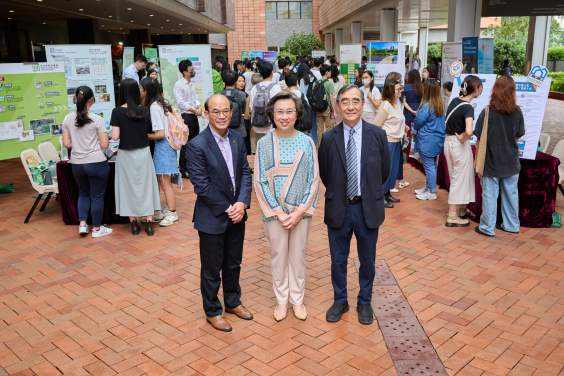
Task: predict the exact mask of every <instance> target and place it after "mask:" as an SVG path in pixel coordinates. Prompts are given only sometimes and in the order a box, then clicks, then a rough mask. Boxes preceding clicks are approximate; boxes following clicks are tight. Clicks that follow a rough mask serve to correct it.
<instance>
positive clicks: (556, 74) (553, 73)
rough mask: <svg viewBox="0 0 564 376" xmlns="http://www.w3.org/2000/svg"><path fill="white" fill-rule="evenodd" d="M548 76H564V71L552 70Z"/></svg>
mask: <svg viewBox="0 0 564 376" xmlns="http://www.w3.org/2000/svg"><path fill="white" fill-rule="evenodd" d="M548 77H552V78H564V72H550V73H549V74H548Z"/></svg>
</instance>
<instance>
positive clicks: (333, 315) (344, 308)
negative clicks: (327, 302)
mask: <svg viewBox="0 0 564 376" xmlns="http://www.w3.org/2000/svg"><path fill="white" fill-rule="evenodd" d="M348 311H349V302H346V303H345V304H341V303H333V305H332V306H331V308H329V310H328V311H327V316H325V320H327V321H329V322H337V321H339V320H341V317H342V316H343V313H345V312H348Z"/></svg>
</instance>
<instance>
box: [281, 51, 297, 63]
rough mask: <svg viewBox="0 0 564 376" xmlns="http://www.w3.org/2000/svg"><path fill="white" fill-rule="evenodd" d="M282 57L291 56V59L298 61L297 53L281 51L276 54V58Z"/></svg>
mask: <svg viewBox="0 0 564 376" xmlns="http://www.w3.org/2000/svg"><path fill="white" fill-rule="evenodd" d="M281 57H284V58H290V60H292V61H296V55H292V54H291V53H289V52H288V51H280V52H278V53H277V54H276V59H280V58H281Z"/></svg>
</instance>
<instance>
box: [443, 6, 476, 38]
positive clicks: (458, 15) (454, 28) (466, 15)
mask: <svg viewBox="0 0 564 376" xmlns="http://www.w3.org/2000/svg"><path fill="white" fill-rule="evenodd" d="M481 17H482V0H449V2H448V29H447V42H461V41H462V38H466V37H479V36H480V19H481Z"/></svg>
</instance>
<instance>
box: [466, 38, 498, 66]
mask: <svg viewBox="0 0 564 376" xmlns="http://www.w3.org/2000/svg"><path fill="white" fill-rule="evenodd" d="M493 61H494V48H493V38H479V37H468V38H462V64H463V65H464V69H463V71H462V73H469V74H476V73H477V74H493Z"/></svg>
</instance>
